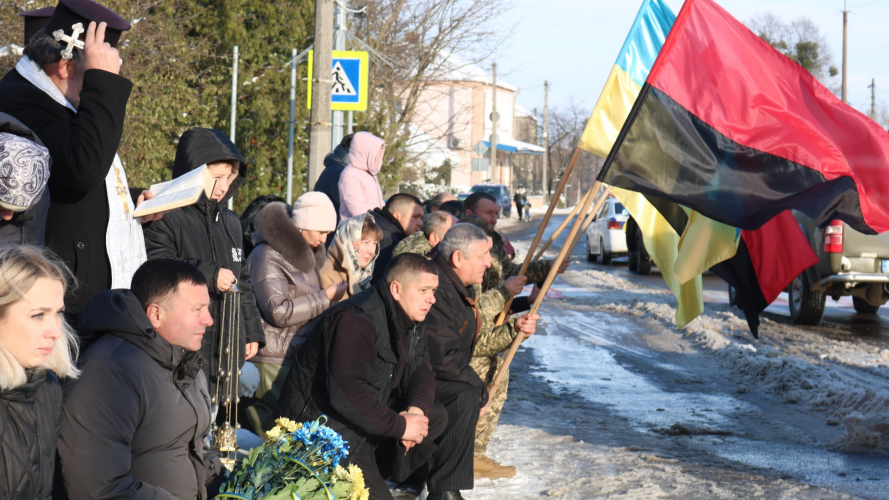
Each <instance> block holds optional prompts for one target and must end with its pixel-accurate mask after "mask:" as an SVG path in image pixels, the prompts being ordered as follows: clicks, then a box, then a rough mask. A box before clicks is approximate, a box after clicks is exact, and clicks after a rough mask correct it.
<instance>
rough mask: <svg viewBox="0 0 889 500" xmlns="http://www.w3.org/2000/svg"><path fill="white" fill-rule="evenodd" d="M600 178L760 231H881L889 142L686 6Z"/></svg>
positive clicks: (778, 57)
mask: <svg viewBox="0 0 889 500" xmlns="http://www.w3.org/2000/svg"><path fill="white" fill-rule="evenodd" d="M599 180H601V181H603V182H605V183H607V184H610V185H612V186H617V187H622V188H625V189H629V190H632V191H637V192H641V193H644V194H647V195H651V196H654V197H658V198H663V199H666V200H670V201H673V202H676V203H678V204H680V205H683V206H686V207H689V208H691V209H693V210H697V211H698V212H700V213H701V214H703V215H705V216H707V217H710V218H711V219H714V220H717V221H719V222H723V223H725V224H729V225H731V226H734V227H739V228H742V229H748V230H749V229H757V228H759V227H761V226H762V225H763V224H765V223H766V222H768V221H769V220H771V219H773V218H774V217H775V216H777V215H778V214H779V213H781V212H783V211H785V210H787V209H791V208H792V209H796V210H799V211H801V212H803V213H805V214H806V215H808V216H809V217H811V218H812V219H814V220H815V222H816V224H818V225H825V224H827V223H828V221H830V220H832V219H841V220H843V221H845V222H846V223H848V224H849V225H850V226H852V227H853V228H854V229H856V230H857V231H860V232H862V233H867V234H874V233H880V232H883V231H886V230H889V133H887V132H886V131H885V130H883V129H882V128H880V126H879V125H877V124H876V123H875V122H873V121H872V120H870V119H869V118H867V117H866V116H864V115H862V114H861V113H859V112H858V111H856V110H854V109H852V108H851V107H850V106H848V105H847V104H845V103H843V102H842V101H840V100H839V99H838V98H837V97H836V96H834V95H833V94H832V93H831V92H830V91H829V90H827V89H826V88H825V87H824V86H823V85H821V84H820V83H819V82H818V81H817V80H816V79H815V78H814V77H813V76H812V75H811V74H809V72H807V71H806V70H805V69H803V68H802V67H800V66H799V65H798V64H796V63H795V62H793V61H792V60H790V59H788V58H787V57H785V56H784V55H783V54H781V53H779V52H778V51H776V50H775V49H773V48H772V47H771V46H770V45H769V44H767V43H766V42H764V41H763V40H762V39H760V38H759V37H758V36H756V35H755V34H754V33H752V32H751V31H750V30H748V29H747V28H746V27H744V25H743V24H741V23H740V22H738V21H737V20H736V19H734V18H733V17H732V16H731V15H729V14H728V13H727V12H726V11H725V10H723V9H722V8H721V7H719V6H718V5H716V4H715V3H713V2H712V1H711V0H686V2H685V5H683V7H682V10H681V11H680V13H679V16H678V17H677V19H676V22H675V23H674V24H673V28H672V30H671V31H670V35H669V36H668V38H667V40H666V42H665V44H664V46H663V48H662V49H661V51H660V54H659V56H658V58H657V61H656V62H655V64H654V67H653V68H652V70H651V73H649V75H648V78H647V80H646V82H645V85H644V86H643V88H642V92H641V94H640V95H639V97H638V99H637V100H636V103H635V105H634V106H633V109H632V111H631V113H630V116H629V117H628V118H627V121H626V122H625V124H624V126H623V129H622V130H621V133H620V135H619V136H618V139H617V141H616V142H615V144H614V147H613V149H612V150H611V153H610V154H609V155H608V158H607V160H606V162H605V166H604V167H603V169H602V172H601V173H600V175H599Z"/></svg>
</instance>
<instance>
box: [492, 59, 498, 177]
mask: <svg viewBox="0 0 889 500" xmlns="http://www.w3.org/2000/svg"><path fill="white" fill-rule="evenodd" d="M491 67H492V70H493V74H494V86H493V87H492V93H493V98H492V99H491V169H490V171H491V178H492V179H493V180H494V181H495V183H497V184H500V178H501V177H500V170H499V169H498V168H497V141H498V140H499V139H500V138H499V137H497V122H498V121H499V120H500V114H499V113H497V63H493V64H492V65H491Z"/></svg>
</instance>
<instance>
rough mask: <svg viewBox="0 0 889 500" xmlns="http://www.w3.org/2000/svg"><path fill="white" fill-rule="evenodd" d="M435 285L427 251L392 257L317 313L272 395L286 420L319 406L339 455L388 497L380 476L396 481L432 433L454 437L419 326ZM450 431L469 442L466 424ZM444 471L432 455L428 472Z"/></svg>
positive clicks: (426, 451) (424, 454)
mask: <svg viewBox="0 0 889 500" xmlns="http://www.w3.org/2000/svg"><path fill="white" fill-rule="evenodd" d="M437 288H438V276H437V275H436V272H435V268H434V267H433V266H432V264H431V263H430V262H429V261H428V260H426V259H424V258H423V257H421V256H419V255H415V254H404V255H399V256H398V257H396V258H394V259H392V261H391V262H390V264H389V268H388V270H387V271H386V274H385V277H384V279H382V280H380V281H378V282H377V283H376V284H375V285H374V286H372V287H371V288H368V289H367V290H365V291H363V292H361V293H359V294H357V295H354V296H352V297H351V298H350V299H348V300H346V301H344V302H342V303H341V304H338V305H337V306H335V307H333V308H332V309H330V310H329V311H328V312H326V313H325V314H324V315H323V316H322V317H321V319H320V320H319V321H318V323H317V324H316V325H315V327H314V329H313V330H312V333H311V334H310V335H309V338H308V340H307V341H306V343H305V344H303V346H302V347H301V348H300V351H299V353H298V354H297V359H296V361H295V363H294V365H293V368H292V369H291V371H290V373H289V374H288V375H287V380H286V381H285V383H284V389H283V390H282V393H281V398H280V399H279V401H278V406H279V411H278V413H279V414H280V415H281V416H283V417H287V418H290V419H292V420H297V421H308V420H314V419H316V418H318V417H320V416H321V415H327V417H328V418H329V421H328V425H329V426H330V427H331V428H333V429H334V430H336V431H337V432H340V433H341V434H342V435H343V439H344V440H346V441H347V442H348V443H349V457H348V461H349V462H350V463H354V464H356V465H358V466H359V467H361V469H362V470H363V471H364V479H365V483H366V484H367V487H368V488H369V489H370V498H371V499H391V498H392V495H391V494H390V492H389V489H388V488H387V486H386V483H385V481H384V479H385V478H389V477H391V478H392V479H394V480H396V481H403V480H404V479H406V478H407V477H408V476H409V475H410V474H411V473H412V472H414V471H415V470H416V469H418V468H419V467H420V466H422V465H424V464H425V463H426V462H427V461H428V460H429V457H430V456H431V455H432V454H433V452H434V451H435V450H436V448H437V446H436V444H437V443H438V440H439V439H450V440H455V439H458V437H457V436H448V432H453V431H450V430H449V429H447V428H446V424H447V413H446V412H445V409H444V407H442V405H441V404H440V403H436V402H435V375H434V374H433V372H432V369H431V367H430V364H429V357H428V355H427V352H426V342H425V335H424V333H423V328H424V325H423V324H422V322H423V320H425V319H426V315H427V313H428V312H429V310H430V308H431V307H432V304H434V303H435V290H436V289H437ZM457 431H458V432H461V433H462V434H461V435H460V436H459V438H463V439H465V438H467V437H468V438H469V440H470V443H471V435H472V429H471V428H466V429H463V428H461V429H458V430H457ZM445 452H446V453H449V450H447V449H446V448H445ZM448 473H449V471H447V470H444V471H442V470H441V467H436V465H435V464H433V465H432V466H431V476H430V477H436V478H438V477H440V476H441V475H442V474H444V475H445V476H447V474H448ZM430 498H431V497H430Z"/></svg>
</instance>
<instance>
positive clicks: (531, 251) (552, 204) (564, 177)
mask: <svg viewBox="0 0 889 500" xmlns="http://www.w3.org/2000/svg"><path fill="white" fill-rule="evenodd" d="M578 158H580V148H574V154H573V155H571V161H569V162H568V168H566V169H565V173H564V174H562V180H561V181H559V187H558V188H557V189H556V192H555V195H554V196H553V197H552V198H550V202H549V207H547V209H546V215H544V216H543V220H542V221H541V222H540V227H539V228H537V235H536V236H534V241H532V242H531V246H530V247H529V248H528V254H527V255H525V262H524V263H523V264H522V268H521V269H520V270H519V274H518V275H519V276H524V275H525V273H527V272H528V266H530V265H531V260H532V257H533V256H534V251H535V250H536V249H537V245H538V244H539V243H540V240H541V238H543V232H544V231H545V230H546V225H547V224H548V223H549V219H550V218H551V217H552V216H553V210H555V208H556V204H557V203H558V200H559V197H560V196H562V191H564V190H565V185H566V184H567V183H568V177H569V176H570V175H571V172H572V171H573V170H574V165H575V164H576V163H577V159H578ZM544 189H545V188H544ZM512 299H513V297H510V298H509V300H507V301H506V305H504V306H503V312H501V313H500V316H498V317H497V326H500V325H502V324H503V322H504V321H506V316H507V314H509V306H511V305H512Z"/></svg>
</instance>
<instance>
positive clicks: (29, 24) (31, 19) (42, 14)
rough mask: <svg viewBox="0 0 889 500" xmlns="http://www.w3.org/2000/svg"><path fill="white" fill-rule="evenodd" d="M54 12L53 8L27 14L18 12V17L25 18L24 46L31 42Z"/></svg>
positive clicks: (31, 11)
mask: <svg viewBox="0 0 889 500" xmlns="http://www.w3.org/2000/svg"><path fill="white" fill-rule="evenodd" d="M55 10H56V8H55V7H44V8H42V9H37V10H30V11H28V12H19V15H20V16H22V17H23V18H25V45H26V46H27V45H28V42H30V41H31V37H33V36H34V34H35V33H37V32H38V31H40V30H42V29H43V27H44V26H46V23H48V22H49V18H50V17H52V13H53V12H54V11H55Z"/></svg>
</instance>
